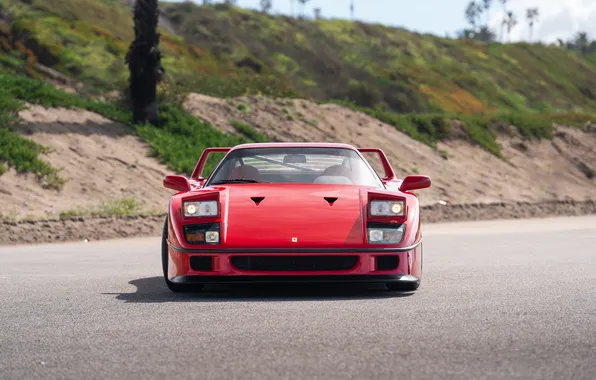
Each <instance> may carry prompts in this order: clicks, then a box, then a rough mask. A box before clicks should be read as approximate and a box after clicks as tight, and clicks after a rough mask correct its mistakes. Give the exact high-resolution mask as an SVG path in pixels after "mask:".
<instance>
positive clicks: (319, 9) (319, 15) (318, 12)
mask: <svg viewBox="0 0 596 380" xmlns="http://www.w3.org/2000/svg"><path fill="white" fill-rule="evenodd" d="M313 11H314V12H315V18H316V19H317V20H318V19H320V18H321V8H315V9H313Z"/></svg>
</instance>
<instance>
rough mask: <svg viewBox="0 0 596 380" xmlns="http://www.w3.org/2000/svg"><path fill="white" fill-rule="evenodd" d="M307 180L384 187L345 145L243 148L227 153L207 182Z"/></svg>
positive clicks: (368, 167)
mask: <svg viewBox="0 0 596 380" xmlns="http://www.w3.org/2000/svg"><path fill="white" fill-rule="evenodd" d="M265 182H266V183H310V184H345V185H360V186H373V187H383V184H382V182H381V181H380V179H379V177H378V176H377V175H376V173H375V172H374V171H373V170H372V168H371V167H370V165H369V164H368V163H367V162H366V161H365V160H364V159H363V158H362V157H361V156H360V155H359V154H358V153H357V152H356V151H354V150H352V149H346V148H325V147H320V148H319V147H292V148H283V147H275V148H246V149H238V150H235V151H232V152H230V154H228V155H227V156H226V158H225V159H224V160H223V162H222V163H221V164H220V165H219V167H218V168H217V169H216V170H215V172H214V173H213V175H212V176H211V178H210V179H209V182H208V183H207V184H206V185H216V184H223V183H265Z"/></svg>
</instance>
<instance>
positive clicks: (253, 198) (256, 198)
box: [250, 197, 265, 206]
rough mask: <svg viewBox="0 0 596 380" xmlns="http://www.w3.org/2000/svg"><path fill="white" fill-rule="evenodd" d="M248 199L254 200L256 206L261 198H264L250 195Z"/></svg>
mask: <svg viewBox="0 0 596 380" xmlns="http://www.w3.org/2000/svg"><path fill="white" fill-rule="evenodd" d="M250 199H252V201H253V202H255V204H256V205H257V206H258V205H259V203H261V202H262V201H263V199H265V197H250Z"/></svg>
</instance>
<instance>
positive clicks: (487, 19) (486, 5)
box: [482, 0, 493, 28]
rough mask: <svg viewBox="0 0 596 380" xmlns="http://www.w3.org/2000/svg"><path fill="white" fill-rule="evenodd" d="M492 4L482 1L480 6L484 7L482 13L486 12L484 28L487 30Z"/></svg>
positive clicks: (485, 0) (491, 1)
mask: <svg viewBox="0 0 596 380" xmlns="http://www.w3.org/2000/svg"><path fill="white" fill-rule="evenodd" d="M492 3H493V0H482V5H484V12H486V27H487V28H488V23H489V22H490V12H489V11H490V7H491V5H492Z"/></svg>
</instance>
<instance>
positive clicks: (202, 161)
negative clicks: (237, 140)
mask: <svg viewBox="0 0 596 380" xmlns="http://www.w3.org/2000/svg"><path fill="white" fill-rule="evenodd" d="M230 149H232V148H223V147H222V148H207V149H205V150H204V151H203V153H202V154H201V158H199V161H198V162H197V165H196V166H195V169H194V170H193V171H192V174H191V176H190V179H193V180H195V181H198V180H199V176H200V175H201V174H202V173H203V169H204V168H205V164H206V163H207V159H208V158H209V155H210V154H211V153H228V152H229V151H230Z"/></svg>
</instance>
